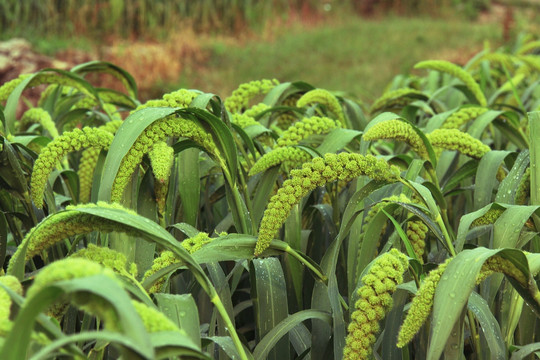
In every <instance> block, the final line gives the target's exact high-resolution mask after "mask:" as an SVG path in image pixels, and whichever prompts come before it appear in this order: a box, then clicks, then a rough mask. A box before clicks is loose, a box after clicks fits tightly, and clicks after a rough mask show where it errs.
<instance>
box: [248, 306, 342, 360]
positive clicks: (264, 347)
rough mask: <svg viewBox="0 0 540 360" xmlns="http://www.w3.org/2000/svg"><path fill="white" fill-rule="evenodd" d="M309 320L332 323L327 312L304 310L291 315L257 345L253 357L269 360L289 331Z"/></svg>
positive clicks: (256, 359)
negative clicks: (274, 349) (272, 351)
mask: <svg viewBox="0 0 540 360" xmlns="http://www.w3.org/2000/svg"><path fill="white" fill-rule="evenodd" d="M308 319H318V320H321V321H324V322H326V323H328V324H330V323H331V321H332V318H331V317H330V315H329V314H328V313H327V312H324V311H320V310H302V311H299V312H297V313H294V314H292V315H289V316H288V317H287V318H286V319H284V320H282V321H281V322H280V323H279V324H277V325H276V326H275V327H274V328H273V329H272V330H270V331H269V332H268V334H266V336H265V337H264V338H263V339H262V340H261V341H260V342H259V343H258V344H257V346H256V347H255V350H254V351H253V357H254V358H255V360H263V359H267V355H268V354H269V352H270V350H271V349H273V348H274V347H275V346H276V345H277V344H278V343H279V341H280V339H281V338H282V337H283V336H285V335H286V334H287V333H288V332H289V331H291V330H293V329H294V327H295V326H297V325H298V324H300V323H301V322H302V321H305V320H308Z"/></svg>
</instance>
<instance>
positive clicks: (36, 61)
mask: <svg viewBox="0 0 540 360" xmlns="http://www.w3.org/2000/svg"><path fill="white" fill-rule="evenodd" d="M539 10H540V0H504V1H503V0H500V1H492V0H288V1H285V0H267V1H257V0H197V1H194V0H24V1H20V0H2V1H0V84H2V83H4V82H6V81H8V80H10V79H13V78H15V77H17V76H18V75H19V74H20V73H27V72H33V71H36V70H38V69H41V68H44V67H60V68H65V69H69V68H70V67H71V66H73V65H75V64H77V63H81V62H86V61H90V60H97V59H99V60H105V61H110V62H113V63H115V64H117V65H119V66H121V67H123V68H125V69H126V70H127V71H129V72H130V73H131V74H132V75H133V76H134V77H135V79H136V80H137V83H138V85H139V87H140V100H142V101H144V100H146V99H149V98H156V97H160V96H161V95H162V94H163V93H166V92H170V91H172V90H175V89H178V88H180V87H184V88H191V89H199V90H202V91H205V92H213V93H215V94H217V95H219V96H221V97H222V98H223V97H226V96H228V95H229V94H230V92H231V91H232V90H233V89H235V88H236V87H237V86H238V84H240V83H243V82H247V81H250V80H256V79H261V78H277V79H278V80H280V81H282V82H283V81H296V80H303V81H306V82H309V83H311V84H312V85H314V86H316V87H321V88H325V89H328V90H336V91H341V92H343V93H344V94H347V95H348V96H350V97H355V98H357V99H359V100H361V101H364V102H371V101H372V100H373V99H374V98H377V97H378V96H379V95H380V94H381V93H382V92H383V91H384V89H385V87H386V86H387V85H388V84H389V82H390V81H391V79H392V78H393V77H394V76H395V75H397V74H400V73H403V74H405V73H408V72H410V71H411V68H412V66H413V65H414V64H415V63H416V62H418V61H420V60H425V59H444V60H450V61H453V62H455V63H458V64H460V65H464V64H465V63H466V62H467V61H468V60H469V59H470V58H471V57H472V56H473V55H474V54H475V53H477V52H478V51H480V50H482V48H483V47H486V46H489V47H491V48H496V47H499V46H512V42H513V40H515V39H516V38H517V37H518V36H520V35H521V36H523V34H525V33H528V34H533V35H536V36H538V35H539V34H540V21H539V20H540V11H539ZM103 85H107V84H103Z"/></svg>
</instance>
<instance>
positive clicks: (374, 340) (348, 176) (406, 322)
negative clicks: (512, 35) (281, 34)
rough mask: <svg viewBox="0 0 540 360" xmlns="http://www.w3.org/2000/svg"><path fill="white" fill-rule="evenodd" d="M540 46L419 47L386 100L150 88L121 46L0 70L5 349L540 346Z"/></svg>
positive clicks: (101, 355)
mask: <svg viewBox="0 0 540 360" xmlns="http://www.w3.org/2000/svg"><path fill="white" fill-rule="evenodd" d="M539 52H540V42H539V41H537V40H535V39H534V38H532V37H530V36H522V37H519V38H518V39H517V40H516V41H515V43H513V44H512V45H511V46H508V47H506V48H504V49H500V50H495V51H491V50H490V49H489V48H487V47H486V49H485V50H484V51H482V52H480V53H479V54H477V55H476V56H475V57H473V58H472V59H471V60H470V61H469V62H468V63H467V64H466V65H465V66H459V65H456V64H453V63H450V62H446V61H442V60H427V61H422V62H420V63H418V64H417V65H416V66H415V70H412V74H411V75H409V76H400V77H397V78H396V79H395V80H394V81H392V82H391V85H390V86H389V87H388V88H387V90H386V92H385V93H384V94H381V96H380V97H379V98H378V99H377V100H376V101H374V103H373V104H372V105H371V106H369V107H367V106H365V105H363V104H360V103H359V102H357V101H355V100H354V99H352V98H347V97H346V96H337V95H336V94H334V93H333V92H331V91H328V90H325V89H319V88H315V87H313V86H312V85H310V84H307V83H305V82H280V81H278V80H276V79H262V80H255V81H252V82H249V83H246V84H242V85H240V86H239V87H238V89H237V90H235V91H234V92H232V94H230V95H229V96H226V97H224V98H223V99H222V98H220V97H219V96H217V95H214V94H210V93H203V92H201V91H198V90H186V89H179V90H177V91H174V92H171V93H168V94H165V95H163V97H162V98H161V99H154V100H150V101H148V102H146V103H141V102H140V101H139V100H138V99H137V87H136V84H135V82H134V81H133V78H132V77H131V76H130V75H129V74H128V73H127V72H125V71H124V70H122V69H121V68H120V67H118V66H116V65H113V64H110V63H106V62H90V63H85V64H81V65H78V66H76V67H75V68H73V69H71V70H70V71H63V70H53V69H46V70H42V71H39V72H37V73H34V74H23V75H21V76H20V77H19V78H17V79H15V80H12V81H10V82H7V83H5V84H3V85H1V86H0V104H1V105H2V106H1V107H0V109H1V111H0V120H1V127H0V162H1V166H0V210H1V211H0V264H1V265H2V270H1V273H0V358H1V359H26V358H28V359H49V358H59V359H60V358H75V359H117V358H122V359H165V358H170V359H228V358H232V359H243V360H247V359H256V360H262V359H279V360H284V359H285V360H286V359H314V360H316V359H368V358H376V359H433V360H437V359H440V358H441V357H442V358H444V359H462V358H467V359H507V358H512V359H525V358H532V356H534V355H533V354H535V353H536V352H538V351H540V335H539V333H538V331H537V329H538V325H539V323H538V316H540V291H539V289H538V286H537V279H538V273H539V272H540V238H539V237H538V231H537V230H539V229H540V183H539V181H540V180H539V179H540V168H539V167H538V166H537V164H538V161H540V159H539V156H540V141H539V139H540V112H539V110H540V86H539V85H540V76H539V74H540V57H539V56H538V55H537V54H538V53H539ZM96 72H97V73H106V74H109V76H112V77H114V78H116V79H117V80H118V82H119V83H120V84H123V85H124V91H115V90H111V89H104V88H97V87H94V86H93V85H92V84H91V83H90V82H89V81H87V80H86V75H87V74H90V73H96ZM37 86H39V89H41V90H42V93H41V94H42V96H41V98H40V100H39V102H37V103H36V104H32V107H31V108H28V104H29V102H28V101H24V100H25V99H24V96H25V90H26V89H28V88H30V87H37ZM23 103H24V104H25V106H26V109H25V110H23V111H21V108H22V107H23V106H21V104H23Z"/></svg>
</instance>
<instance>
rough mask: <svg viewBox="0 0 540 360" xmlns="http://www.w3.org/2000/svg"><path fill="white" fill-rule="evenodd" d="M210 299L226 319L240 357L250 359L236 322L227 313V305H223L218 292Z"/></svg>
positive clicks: (226, 324) (244, 359) (245, 359)
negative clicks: (238, 332) (237, 330)
mask: <svg viewBox="0 0 540 360" xmlns="http://www.w3.org/2000/svg"><path fill="white" fill-rule="evenodd" d="M210 301H211V302H212V303H213V304H214V306H215V307H216V309H217V310H218V312H219V314H220V315H221V317H222V319H223V321H225V326H226V329H227V331H228V332H229V334H230V335H231V338H232V341H233V343H234V347H235V348H236V350H237V351H238V354H239V355H240V359H242V360H249V358H248V356H247V354H246V352H245V350H244V346H243V345H242V342H241V341H240V338H239V337H238V334H237V333H236V328H235V327H234V324H233V323H232V321H231V318H230V317H229V314H228V313H227V310H226V309H225V306H223V303H222V302H221V299H220V298H219V296H218V294H217V293H214V296H213V297H212V298H211V299H210Z"/></svg>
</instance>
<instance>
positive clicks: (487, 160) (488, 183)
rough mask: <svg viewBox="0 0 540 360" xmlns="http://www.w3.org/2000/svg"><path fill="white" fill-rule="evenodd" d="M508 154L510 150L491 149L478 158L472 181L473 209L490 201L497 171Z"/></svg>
mask: <svg viewBox="0 0 540 360" xmlns="http://www.w3.org/2000/svg"><path fill="white" fill-rule="evenodd" d="M509 154H510V151H501V150H492V151H489V152H488V153H487V154H485V155H484V156H482V159H480V164H479V165H478V170H477V171H476V179H475V182H474V183H475V187H474V209H476V210H478V209H480V208H482V207H484V206H486V205H487V204H489V203H490V202H492V200H491V199H492V197H493V188H494V187H495V184H496V183H497V171H498V170H499V167H500V166H501V164H502V162H503V161H504V159H505V158H506V157H507V156H508V155H509Z"/></svg>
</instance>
